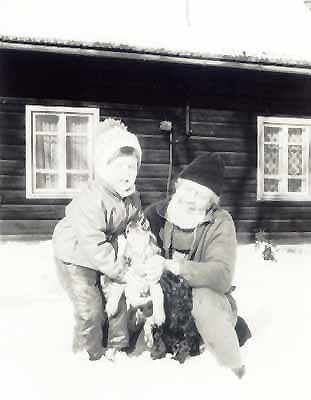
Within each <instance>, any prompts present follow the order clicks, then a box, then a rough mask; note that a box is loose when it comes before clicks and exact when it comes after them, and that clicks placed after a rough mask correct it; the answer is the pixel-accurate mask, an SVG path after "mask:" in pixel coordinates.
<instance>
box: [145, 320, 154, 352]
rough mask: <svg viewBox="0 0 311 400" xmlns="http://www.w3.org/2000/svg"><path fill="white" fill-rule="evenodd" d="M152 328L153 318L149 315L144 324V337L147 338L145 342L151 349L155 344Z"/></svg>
mask: <svg viewBox="0 0 311 400" xmlns="http://www.w3.org/2000/svg"><path fill="white" fill-rule="evenodd" d="M152 328H153V318H152V317H149V318H147V319H146V322H145V325H144V338H145V343H146V345H147V347H148V348H149V349H151V347H152V346H153V334H152Z"/></svg>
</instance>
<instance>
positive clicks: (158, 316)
mask: <svg viewBox="0 0 311 400" xmlns="http://www.w3.org/2000/svg"><path fill="white" fill-rule="evenodd" d="M152 319H153V323H154V325H157V326H161V325H162V324H164V322H165V312H164V309H163V308H160V309H158V310H157V309H155V310H153V314H152Z"/></svg>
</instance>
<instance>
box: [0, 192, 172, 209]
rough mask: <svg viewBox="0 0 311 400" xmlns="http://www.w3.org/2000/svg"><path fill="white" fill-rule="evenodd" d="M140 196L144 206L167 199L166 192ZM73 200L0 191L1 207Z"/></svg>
mask: <svg viewBox="0 0 311 400" xmlns="http://www.w3.org/2000/svg"><path fill="white" fill-rule="evenodd" d="M140 196H141V198H142V201H143V202H144V204H146V203H148V204H149V203H151V202H154V201H157V200H159V199H160V198H165V196H166V192H160V191H146V192H140ZM70 201H71V199H26V192H25V190H0V207H1V204H2V205H6V204H8V205H10V204H16V205H24V204H29V205H31V204H33V205H36V204H37V205H39V204H42V205H54V204H56V205H67V204H68V203H69V202H70Z"/></svg>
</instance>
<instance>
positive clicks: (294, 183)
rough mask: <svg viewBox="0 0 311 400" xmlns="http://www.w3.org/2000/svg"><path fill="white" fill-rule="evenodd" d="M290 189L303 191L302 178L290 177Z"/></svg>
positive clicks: (291, 190) (290, 190)
mask: <svg viewBox="0 0 311 400" xmlns="http://www.w3.org/2000/svg"><path fill="white" fill-rule="evenodd" d="M288 191H289V192H301V191H302V179H289V180H288Z"/></svg>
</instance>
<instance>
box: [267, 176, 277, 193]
mask: <svg viewBox="0 0 311 400" xmlns="http://www.w3.org/2000/svg"><path fill="white" fill-rule="evenodd" d="M264 191H265V192H278V191H279V180H278V179H264Z"/></svg>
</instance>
